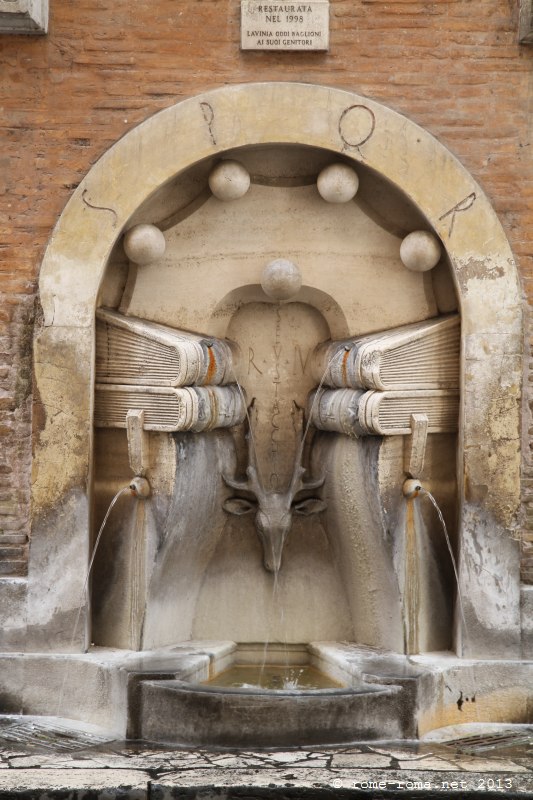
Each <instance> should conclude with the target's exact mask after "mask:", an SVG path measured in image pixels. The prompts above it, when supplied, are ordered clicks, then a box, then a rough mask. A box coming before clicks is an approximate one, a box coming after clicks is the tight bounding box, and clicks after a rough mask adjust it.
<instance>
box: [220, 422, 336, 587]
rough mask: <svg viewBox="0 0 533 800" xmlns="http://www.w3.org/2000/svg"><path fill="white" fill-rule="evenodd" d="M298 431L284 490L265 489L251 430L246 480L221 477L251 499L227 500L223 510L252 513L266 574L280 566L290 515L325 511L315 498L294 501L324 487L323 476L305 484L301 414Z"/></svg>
mask: <svg viewBox="0 0 533 800" xmlns="http://www.w3.org/2000/svg"><path fill="white" fill-rule="evenodd" d="M299 427H300V430H299V431H298V432H297V439H298V445H297V448H296V455H295V459H294V467H293V471H292V477H291V479H290V483H289V486H288V488H287V489H286V490H285V491H281V492H280V491H273V490H268V489H265V487H264V486H263V484H262V482H261V479H260V473H259V470H258V468H257V458H256V451H255V447H254V442H253V437H252V431H251V428H250V427H249V428H248V432H247V434H246V439H247V443H248V467H247V469H246V475H247V479H246V480H244V481H239V480H235V479H231V478H228V477H226V476H224V475H223V476H222V477H223V479H224V482H225V483H226V485H227V486H230V487H231V488H232V489H236V490H237V491H238V492H247V493H249V494H251V495H253V499H247V498H244V497H230V498H228V499H227V500H226V501H225V502H224V509H225V511H227V512H228V513H230V514H237V515H239V516H240V515H242V514H248V513H250V512H251V511H255V512H256V514H255V528H256V531H257V533H258V535H259V538H260V540H261V543H262V545H263V564H264V567H265V569H266V570H267V571H268V572H274V573H277V572H278V571H279V569H280V567H281V558H282V554H283V547H284V545H285V540H286V538H287V535H288V533H289V531H290V529H291V527H292V515H293V514H294V513H296V514H303V515H304V516H309V515H311V514H318V513H320V512H321V511H324V509H325V508H326V503H325V502H324V501H323V500H321V499H320V498H318V497H305V498H303V499H301V500H297V499H296V496H297V495H298V494H299V493H300V492H304V491H311V490H313V489H318V488H319V487H320V486H322V485H323V483H324V480H325V476H323V477H321V478H318V479H317V480H311V481H304V480H303V475H304V473H305V471H306V470H305V467H302V465H301V461H302V455H303V448H304V441H303V436H302V433H301V429H302V428H303V415H300V426H299Z"/></svg>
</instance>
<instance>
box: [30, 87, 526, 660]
mask: <svg viewBox="0 0 533 800" xmlns="http://www.w3.org/2000/svg"><path fill="white" fill-rule="evenodd" d="M278 144H283V145H298V146H309V147H313V148H321V149H323V150H324V151H327V152H329V153H330V154H331V155H332V156H335V155H337V156H339V157H342V159H343V160H344V161H348V162H353V163H354V164H355V165H357V164H362V165H364V167H365V169H367V170H370V171H373V172H374V173H375V175H376V176H378V177H379V176H381V178H382V179H383V180H384V181H385V182H387V183H389V184H392V185H394V186H395V187H397V188H398V189H399V190H400V191H401V192H402V193H403V194H404V195H405V197H406V198H407V199H408V200H409V201H410V202H411V203H412V204H413V205H414V206H415V207H416V208H418V209H419V210H420V213H421V215H422V216H423V218H424V219H425V220H426V221H427V225H428V226H430V227H432V228H433V230H434V231H435V232H436V233H437V234H438V235H439V236H440V238H441V240H442V242H443V245H444V247H445V249H446V252H447V257H448V259H449V263H450V265H451V270H452V273H453V279H454V283H455V288H456V293H457V296H458V298H459V304H460V312H461V319H462V334H461V335H462V369H461V382H462V401H461V412H460V434H459V447H458V464H457V470H458V485H459V495H460V498H459V517H460V519H459V552H460V574H461V585H462V595H463V606H464V610H465V615H466V619H467V623H468V622H471V623H472V624H470V625H468V628H469V631H470V633H469V639H470V641H469V647H468V651H469V655H476V656H489V657H499V656H503V655H504V654H505V656H506V657H507V658H509V657H518V656H519V652H520V612H519V577H518V574H519V552H518V545H517V542H516V541H515V540H514V538H513V531H514V529H515V525H516V518H517V513H518V508H519V463H520V431H519V409H520V383H521V350H522V312H521V298H520V288H519V281H518V275H517V270H516V266H515V264H514V261H513V256H512V253H511V250H510V248H509V244H508V242H507V240H506V237H505V234H504V232H503V230H502V227H501V225H500V223H499V221H498V219H497V217H496V215H495V213H494V211H493V209H492V207H491V206H490V203H489V202H488V200H487V198H486V197H485V195H484V194H483V192H482V190H481V189H480V187H479V186H478V185H477V184H476V183H475V182H474V181H473V179H472V177H471V176H470V175H469V174H468V172H467V171H466V170H465V169H464V167H463V166H462V165H461V164H460V163H459V162H458V161H457V159H456V158H455V157H454V156H453V155H452V154H451V153H450V152H449V151H448V150H447V149H446V148H445V147H443V146H442V145H441V144H440V143H439V142H438V141H437V140H436V139H435V138H434V137H433V136H431V135H430V134H429V133H428V132H427V131H424V130H423V129H422V128H420V127H418V126H417V125H416V124H414V123H413V122H411V121H410V120H408V119H406V118H405V117H403V116H401V115H399V114H397V113H396V112H394V111H391V110H390V109H388V108H386V107H385V106H383V105H380V104H378V103H375V102H373V101H371V100H368V99H366V98H363V97H360V96H358V95H356V94H353V93H351V92H347V91H343V90H339V89H333V88H327V87H322V86H314V85H308V84H296V83H260V84H246V85H240V86H230V87H224V88H222V89H218V90H215V91H212V92H208V93H205V94H202V95H199V96H197V97H194V98H191V99H188V100H186V101H183V102H181V103H179V104H177V105H175V106H173V107H171V108H169V109H166V110H164V111H162V112H160V113H158V114H156V115H154V116H153V117H150V118H149V119H147V120H146V121H145V122H144V123H142V124H141V125H139V126H138V127H136V128H135V129H134V130H132V131H130V132H129V133H128V134H127V135H126V136H124V137H123V138H122V139H120V140H119V141H118V142H117V143H116V144H115V145H114V146H113V147H112V148H111V149H110V150H109V151H108V152H107V153H105V155H104V156H103V157H102V158H101V159H100V160H99V161H98V162H97V163H96V164H95V165H94V166H93V167H92V169H91V170H90V172H89V173H88V174H87V176H86V178H85V179H84V180H83V181H82V182H81V184H80V185H79V187H78V188H77V190H76V192H75V193H74V194H73V196H72V198H71V199H70V201H69V203H68V205H67V206H66V208H65V210H64V212H63V214H62V216H61V218H60V220H59V222H58V224H57V226H56V229H55V230H54V233H53V235H52V237H51V240H50V243H49V246H48V249H47V251H46V254H45V257H44V261H43V265H42V270H41V277H40V302H41V305H42V312H43V313H42V323H41V325H40V328H39V330H38V331H37V335H36V341H35V386H36V404H37V406H38V409H39V413H38V414H36V420H37V430H36V442H35V462H34V473H33V489H32V518H33V530H32V545H31V555H30V573H29V574H30V580H29V606H28V612H27V613H28V627H29V636H28V649H29V650H42V649H52V650H60V649H64V648H68V647H69V646H70V636H71V633H70V632H71V630H72V623H73V621H74V619H75V617H76V614H77V608H78V605H79V601H80V597H81V591H82V585H83V579H84V575H85V571H86V565H87V562H88V547H89V538H90V536H89V531H90V519H89V517H90V502H89V498H90V495H91V485H92V480H93V476H92V474H91V464H92V448H93V427H92V404H93V374H94V363H93V362H94V314H95V309H96V307H97V306H98V304H99V291H100V288H101V286H102V280H103V276H104V272H105V269H106V265H107V263H108V260H109V257H110V255H111V253H112V251H113V248H114V247H115V245H116V243H117V241H118V240H119V237H120V236H121V235H122V233H123V232H124V230H125V229H126V228H128V227H129V226H130V225H131V224H132V220H135V215H136V212H137V211H138V209H139V208H141V206H143V204H145V203H146V202H147V201H148V199H149V198H150V197H152V196H153V195H154V194H155V193H156V192H157V191H158V190H159V189H160V187H162V186H164V185H165V184H168V183H169V182H171V181H172V180H173V179H174V178H175V176H177V175H179V174H180V173H182V172H183V171H185V170H187V169H189V168H190V167H191V166H192V165H194V164H199V163H200V162H202V161H204V160H206V159H209V158H212V157H214V156H217V155H219V154H222V153H227V152H228V151H232V152H235V151H236V150H238V148H244V147H251V146H253V147H258V146H262V145H264V146H268V145H278ZM82 628H83V626H81V625H80V632H79V634H78V636H77V640H76V641H74V643H73V644H74V647H75V648H76V649H79V648H80V647H84V646H85V643H86V633H85V632H84V631H83V630H82ZM463 634H464V631H462V630H461V625H460V624H459V625H458V630H457V635H456V649H457V650H458V651H459V652H460V651H461V647H462V645H461V637H462V635H463Z"/></svg>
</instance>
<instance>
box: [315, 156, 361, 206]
mask: <svg viewBox="0 0 533 800" xmlns="http://www.w3.org/2000/svg"><path fill="white" fill-rule="evenodd" d="M316 185H317V189H318V192H319V194H320V196H321V197H323V198H324V200H326V201H327V202H328V203H347V202H348V201H349V200H353V198H354V197H355V195H356V193H357V189H358V188H359V178H358V177H357V173H356V171H355V170H354V169H352V168H351V167H349V166H348V164H330V165H329V167H324V169H323V170H321V172H320V174H319V176H318V178H317V181H316Z"/></svg>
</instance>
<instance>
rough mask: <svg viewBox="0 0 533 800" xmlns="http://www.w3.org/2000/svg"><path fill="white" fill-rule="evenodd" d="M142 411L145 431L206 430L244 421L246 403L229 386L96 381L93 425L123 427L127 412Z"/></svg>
mask: <svg viewBox="0 0 533 800" xmlns="http://www.w3.org/2000/svg"><path fill="white" fill-rule="evenodd" d="M131 410H136V411H144V425H143V427H144V430H147V431H162V432H166V433H173V432H175V431H193V432H200V431H208V430H213V429H214V428H229V427H231V426H232V425H237V424H239V423H240V422H243V420H244V418H245V416H246V404H245V400H244V397H243V395H242V394H241V392H240V391H239V389H238V387H237V386H235V385H232V386H205V387H204V386H198V387H197V386H186V387H182V388H173V387H167V386H115V385H113V384H97V385H96V392H95V409H94V424H95V425H96V426H97V427H99V428H126V427H127V422H126V416H127V414H128V411H131Z"/></svg>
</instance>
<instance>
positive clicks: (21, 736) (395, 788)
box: [0, 717, 533, 800]
mask: <svg viewBox="0 0 533 800" xmlns="http://www.w3.org/2000/svg"><path fill="white" fill-rule="evenodd" d="M72 725H73V723H67V721H65V720H51V719H47V718H37V717H3V718H0V798H8V797H18V798H22V797H23V798H32V800H34V799H37V798H45V799H46V800H47V799H48V798H55V797H57V798H59V797H61V798H62V800H65V798H73V799H74V798H87V800H89V798H91V800H92V799H93V798H100V797H102V798H114V797H120V798H122V799H123V800H129V798H132V800H133V799H134V798H139V800H141V799H143V798H153V800H166V799H167V798H168V799H169V800H170V799H171V798H180V799H181V798H183V800H185V798H198V800H200V798H201V800H210V798H220V799H221V800H222V799H224V800H226V799H227V800H230V798H246V800H252V798H267V797H282V798H292V797H294V798H296V797H298V798H319V797H331V798H333V797H354V798H355V797H370V798H375V797H380V798H381V797H384V798H385V797H391V798H392V797H404V798H412V797H420V798H424V797H435V796H437V795H439V796H441V797H461V798H462V797H469V796H471V797H474V796H476V797H513V798H514V797H518V798H533V727H524V726H511V727H509V726H507V727H504V726H483V729H482V730H479V729H474V728H473V729H472V730H470V729H468V727H466V728H464V729H462V730H461V731H460V732H459V735H460V737H461V738H458V733H457V731H456V732H455V734H454V731H453V730H451V731H450V732H449V734H448V739H447V740H446V741H428V740H426V741H424V742H372V743H367V744H362V743H358V744H354V745H352V746H349V747H332V748H329V747H328V748H325V747H313V748H305V749H294V750H289V749H284V750H263V751H252V750H235V749H232V750H218V751H214V750H207V749H195V750H190V749H185V748H178V747H172V748H170V747H168V746H164V745H152V744H150V743H146V742H118V741H109V740H106V737H105V735H103V733H102V732H100V731H97V730H96V729H89V728H88V726H85V728H84V729H80V728H74V727H72ZM454 737H455V738H454Z"/></svg>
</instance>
